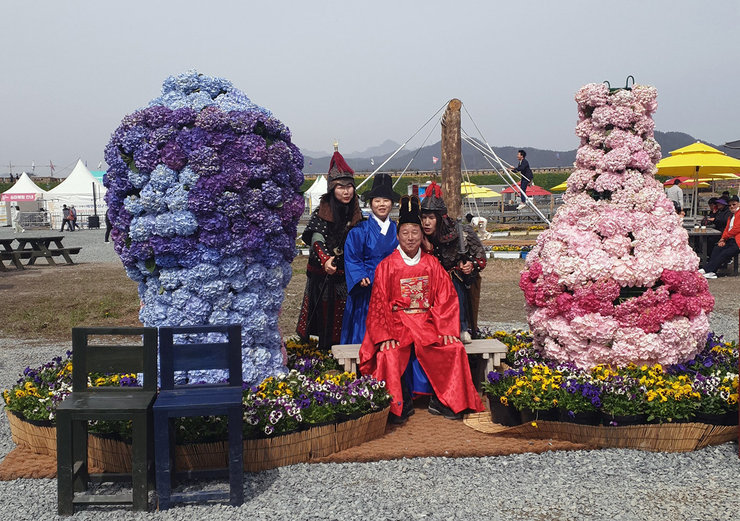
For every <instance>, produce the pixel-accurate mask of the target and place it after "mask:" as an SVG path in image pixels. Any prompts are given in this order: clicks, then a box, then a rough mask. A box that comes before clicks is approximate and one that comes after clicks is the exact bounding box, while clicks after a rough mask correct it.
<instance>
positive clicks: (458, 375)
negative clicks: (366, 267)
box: [360, 250, 483, 416]
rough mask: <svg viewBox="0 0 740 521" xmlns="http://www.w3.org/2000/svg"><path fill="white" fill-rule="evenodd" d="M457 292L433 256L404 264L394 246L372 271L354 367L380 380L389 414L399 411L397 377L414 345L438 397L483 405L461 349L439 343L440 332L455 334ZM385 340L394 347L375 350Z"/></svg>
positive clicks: (451, 403) (455, 404) (465, 405)
mask: <svg viewBox="0 0 740 521" xmlns="http://www.w3.org/2000/svg"><path fill="white" fill-rule="evenodd" d="M459 315H460V312H459V308H458V303H457V293H456V292H455V288H454V287H453V286H452V281H451V280H450V276H449V275H448V274H447V272H445V270H444V268H443V267H442V265H441V264H440V263H439V261H438V260H437V259H436V257H434V256H433V255H429V254H427V253H424V252H421V259H420V260H419V263H418V264H417V265H415V266H409V265H407V264H406V263H405V262H404V260H403V258H402V257H401V254H400V252H399V251H398V250H395V251H394V252H393V253H391V254H390V255H389V256H388V257H386V258H385V259H383V261H382V262H381V263H380V264H379V265H378V268H377V270H376V271H375V283H374V284H373V290H372V295H371V297H370V306H369V309H368V314H367V323H366V325H367V332H366V333H365V338H364V339H363V342H362V347H360V370H361V371H362V374H371V375H372V376H374V377H375V378H377V379H379V380H385V382H386V386H387V389H388V391H389V392H390V394H391V395H392V396H393V400H392V402H391V413H393V414H396V415H398V416H400V415H401V411H402V409H403V398H402V393H401V375H403V372H404V371H405V370H406V366H407V365H408V363H409V357H410V355H411V347H412V346H413V347H414V350H415V352H416V357H417V359H418V360H419V363H420V364H421V367H422V368H423V369H424V372H425V373H426V375H427V377H428V378H429V382H430V383H431V385H432V388H433V389H434V392H435V393H436V395H437V397H438V398H439V400H440V401H441V402H442V403H443V404H444V405H446V406H447V407H449V408H450V409H452V410H453V411H454V412H456V413H457V412H460V411H462V410H464V409H473V410H475V411H482V410H483V404H482V403H481V399H480V396H479V395H478V393H477V392H476V390H475V387H474V386H473V379H472V377H471V376H470V366H469V365H468V357H467V354H466V353H465V347H464V346H463V344H462V343H461V342H454V343H451V344H448V345H444V343H443V340H442V336H443V335H450V336H458V335H459V334H460V317H459ZM385 340H397V341H398V342H399V345H398V347H396V348H395V349H388V350H384V351H380V350H379V349H378V348H377V347H376V346H377V345H378V344H379V343H381V342H383V341H385Z"/></svg>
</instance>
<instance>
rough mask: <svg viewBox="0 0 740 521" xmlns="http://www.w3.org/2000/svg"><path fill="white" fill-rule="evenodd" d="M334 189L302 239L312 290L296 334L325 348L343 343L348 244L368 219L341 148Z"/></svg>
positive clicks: (332, 172)
mask: <svg viewBox="0 0 740 521" xmlns="http://www.w3.org/2000/svg"><path fill="white" fill-rule="evenodd" d="M328 183H329V184H328V190H327V192H326V193H325V194H324V195H322V196H321V200H320V202H319V207H318V208H316V210H314V211H313V213H312V214H311V218H310V219H309V221H308V224H307V225H306V228H305V229H304V230H303V234H301V239H303V242H304V243H306V244H307V245H308V246H309V248H310V253H309V255H308V265H307V266H306V279H307V280H306V289H305V291H304V293H303V302H302V304H301V312H300V315H299V316H298V325H297V326H296V332H297V333H298V335H299V336H300V338H301V340H303V341H307V340H308V338H309V336H311V335H315V336H318V337H319V345H318V347H319V349H321V350H322V351H327V352H328V351H329V349H331V346H332V345H333V344H339V343H340V341H341V332H342V316H343V315H344V306H345V301H346V299H347V283H346V281H345V278H344V241H345V239H346V238H347V234H348V233H349V230H350V229H351V228H352V227H353V226H354V225H356V224H357V223H358V222H360V220H361V219H362V212H361V211H360V205H359V204H358V202H357V195H356V194H355V179H354V171H353V170H352V169H351V168H350V167H349V165H348V164H347V163H346V161H345V160H344V158H343V157H342V155H341V154H340V153H339V151H338V150H336V149H335V151H334V155H333V156H332V158H331V162H330V164H329V175H328Z"/></svg>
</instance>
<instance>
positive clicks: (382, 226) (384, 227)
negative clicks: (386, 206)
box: [370, 213, 391, 235]
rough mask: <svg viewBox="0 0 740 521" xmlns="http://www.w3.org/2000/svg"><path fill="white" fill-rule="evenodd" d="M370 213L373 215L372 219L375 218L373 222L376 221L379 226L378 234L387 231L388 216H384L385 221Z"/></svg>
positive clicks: (388, 225) (383, 233) (389, 224)
mask: <svg viewBox="0 0 740 521" xmlns="http://www.w3.org/2000/svg"><path fill="white" fill-rule="evenodd" d="M370 215H372V216H373V219H375V222H376V223H378V226H380V234H381V235H385V234H386V233H388V228H390V226H391V219H390V216H389V217H386V218H385V221H381V220H380V219H378V216H377V215H375V214H374V213H371V214H370Z"/></svg>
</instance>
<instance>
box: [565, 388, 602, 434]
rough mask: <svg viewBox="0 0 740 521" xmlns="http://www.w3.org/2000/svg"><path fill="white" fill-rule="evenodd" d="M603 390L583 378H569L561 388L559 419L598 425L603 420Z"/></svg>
mask: <svg viewBox="0 0 740 521" xmlns="http://www.w3.org/2000/svg"><path fill="white" fill-rule="evenodd" d="M600 407H601V389H600V388H599V387H598V386H596V385H594V384H593V383H591V382H584V381H582V377H578V376H572V377H569V378H567V379H566V380H565V381H564V382H563V383H562V384H561V386H560V393H559V398H558V411H559V419H560V421H563V422H569V423H579V424H583V425H598V424H599V423H600V420H601V413H600V410H599V408H600Z"/></svg>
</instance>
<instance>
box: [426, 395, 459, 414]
mask: <svg viewBox="0 0 740 521" xmlns="http://www.w3.org/2000/svg"><path fill="white" fill-rule="evenodd" d="M428 410H429V413H430V414H434V415H436V416H444V417H445V418H447V419H448V420H462V418H463V413H462V412H458V413H455V412H453V411H452V409H450V408H449V407H447V406H446V405H444V404H443V403H442V402H440V401H439V398H437V397H436V396H435V395H432V397H431V398H430V399H429V408H428Z"/></svg>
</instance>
